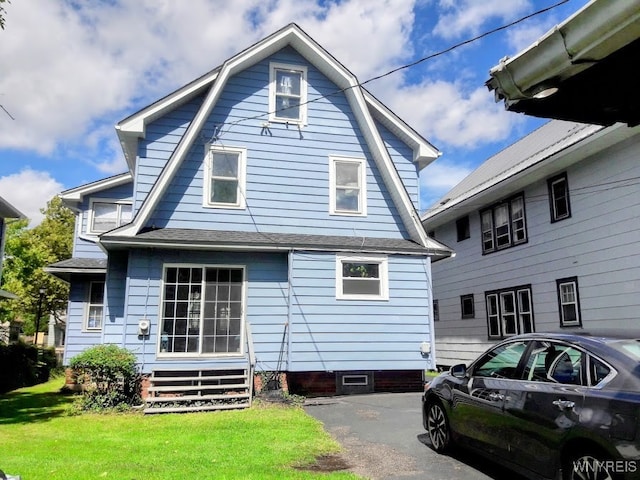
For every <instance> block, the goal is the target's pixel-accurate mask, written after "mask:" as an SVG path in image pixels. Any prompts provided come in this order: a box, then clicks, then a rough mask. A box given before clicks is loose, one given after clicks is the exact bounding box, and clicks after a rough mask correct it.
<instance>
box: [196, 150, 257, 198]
mask: <svg viewBox="0 0 640 480" xmlns="http://www.w3.org/2000/svg"><path fill="white" fill-rule="evenodd" d="M246 165H247V151H246V150H245V149H244V148H237V147H226V146H224V147H223V146H219V145H211V146H210V147H209V152H208V155H207V158H206V161H205V174H204V189H203V191H204V202H203V205H204V206H205V207H213V208H238V209H241V208H245V206H246V198H245V192H246V188H245V187H246Z"/></svg>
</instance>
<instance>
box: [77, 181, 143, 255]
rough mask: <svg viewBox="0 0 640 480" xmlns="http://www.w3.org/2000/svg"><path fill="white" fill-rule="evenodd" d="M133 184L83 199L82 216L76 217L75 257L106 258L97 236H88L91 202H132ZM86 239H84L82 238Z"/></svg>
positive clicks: (106, 190)
mask: <svg viewBox="0 0 640 480" xmlns="http://www.w3.org/2000/svg"><path fill="white" fill-rule="evenodd" d="M132 195H133V182H130V183H127V184H125V185H119V186H117V187H113V188H109V189H105V190H102V191H100V192H95V193H93V194H92V195H87V196H85V197H84V198H83V201H82V203H81V204H80V206H79V209H80V212H81V213H80V214H79V215H78V216H77V217H76V232H75V235H74V243H73V256H74V257H78V258H105V257H106V255H105V253H104V252H103V251H102V250H101V249H100V247H99V246H98V245H97V243H96V242H95V241H93V238H95V236H92V235H88V234H87V231H88V221H89V209H90V208H91V200H92V199H93V200H96V199H101V198H102V199H109V200H124V201H131V200H132V198H133V196H132ZM82 237H84V238H82Z"/></svg>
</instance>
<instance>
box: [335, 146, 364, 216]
mask: <svg viewBox="0 0 640 480" xmlns="http://www.w3.org/2000/svg"><path fill="white" fill-rule="evenodd" d="M366 178H367V170H366V161H365V159H364V158H347V157H336V156H332V157H329V180H330V185H329V188H330V191H329V213H330V214H331V215H352V216H363V217H364V216H366V215H367V182H366Z"/></svg>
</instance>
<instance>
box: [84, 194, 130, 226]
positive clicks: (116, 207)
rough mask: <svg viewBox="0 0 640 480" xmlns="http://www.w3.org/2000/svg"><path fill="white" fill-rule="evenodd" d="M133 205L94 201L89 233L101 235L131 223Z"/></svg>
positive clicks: (111, 201) (114, 201)
mask: <svg viewBox="0 0 640 480" xmlns="http://www.w3.org/2000/svg"><path fill="white" fill-rule="evenodd" d="M131 219H132V205H131V203H128V202H119V201H117V200H94V201H92V202H91V210H90V218H89V233H93V234H99V233H104V232H108V231H109V230H113V229H114V228H118V227H121V226H122V225H125V224H127V223H130V222H131Z"/></svg>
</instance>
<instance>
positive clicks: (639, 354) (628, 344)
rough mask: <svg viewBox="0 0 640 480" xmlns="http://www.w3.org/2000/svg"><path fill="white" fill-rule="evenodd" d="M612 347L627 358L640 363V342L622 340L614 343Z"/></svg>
mask: <svg viewBox="0 0 640 480" xmlns="http://www.w3.org/2000/svg"><path fill="white" fill-rule="evenodd" d="M611 346H612V347H613V348H615V349H616V350H618V351H620V352H622V353H624V354H625V355H626V356H627V357H629V358H631V359H633V360H635V361H637V362H640V340H621V341H619V342H613V343H612V344H611Z"/></svg>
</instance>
